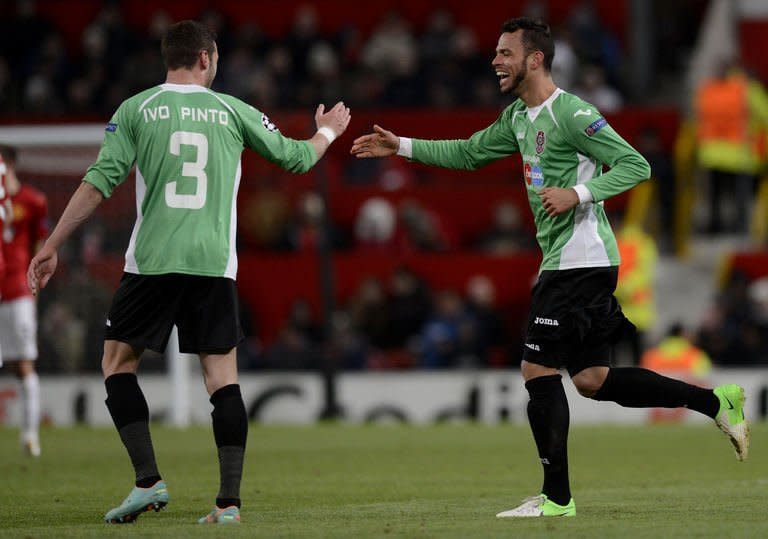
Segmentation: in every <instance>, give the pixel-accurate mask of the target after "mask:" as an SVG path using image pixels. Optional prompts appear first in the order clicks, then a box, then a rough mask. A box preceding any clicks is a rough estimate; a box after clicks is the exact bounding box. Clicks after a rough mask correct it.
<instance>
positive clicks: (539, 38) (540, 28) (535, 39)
mask: <svg viewBox="0 0 768 539" xmlns="http://www.w3.org/2000/svg"><path fill="white" fill-rule="evenodd" d="M518 30H522V31H523V46H524V47H525V51H526V52H527V53H531V52H535V51H541V52H542V54H544V67H545V68H546V70H547V71H551V70H552V59H553V58H554V57H555V41H554V40H553V39H552V32H550V30H549V25H548V24H547V23H545V22H544V21H542V20H541V19H532V18H530V17H516V18H514V19H509V20H508V21H506V22H504V24H502V25H501V33H502V34H503V33H505V32H509V33H513V32H517V31H518Z"/></svg>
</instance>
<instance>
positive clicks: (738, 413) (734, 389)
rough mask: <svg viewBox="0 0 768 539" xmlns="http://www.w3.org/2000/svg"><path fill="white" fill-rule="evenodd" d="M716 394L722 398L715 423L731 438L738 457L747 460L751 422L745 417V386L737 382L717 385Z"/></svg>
mask: <svg viewBox="0 0 768 539" xmlns="http://www.w3.org/2000/svg"><path fill="white" fill-rule="evenodd" d="M713 391H714V393H715V395H716V396H717V398H718V399H719V400H720V410H719V411H718V412H717V415H716V416H715V423H717V426H718V427H719V428H720V430H721V431H723V432H724V433H725V434H726V435H727V436H728V439H729V440H731V443H732V444H733V447H734V448H735V449H736V458H737V459H738V460H740V461H744V460H747V456H748V455H749V424H748V423H747V419H746V417H744V401H745V400H746V398H745V397H744V388H742V387H741V386H737V385H736V384H725V385H722V386H717V387H716V388H715V389H714V390H713Z"/></svg>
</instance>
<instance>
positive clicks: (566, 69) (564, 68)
mask: <svg viewBox="0 0 768 539" xmlns="http://www.w3.org/2000/svg"><path fill="white" fill-rule="evenodd" d="M554 39H555V57H554V58H553V59H552V80H554V81H555V84H557V85H558V86H559V87H560V88H562V89H563V90H565V91H566V92H571V91H573V87H574V85H575V84H576V74H577V71H578V68H579V58H578V56H576V52H575V51H574V49H573V45H572V40H573V37H572V35H571V32H570V30H569V29H568V27H567V26H563V27H560V28H558V29H557V30H556V31H555V32H554Z"/></svg>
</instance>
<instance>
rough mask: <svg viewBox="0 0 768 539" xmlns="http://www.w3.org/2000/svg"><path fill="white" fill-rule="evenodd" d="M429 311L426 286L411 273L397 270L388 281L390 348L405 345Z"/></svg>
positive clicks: (428, 295) (405, 269)
mask: <svg viewBox="0 0 768 539" xmlns="http://www.w3.org/2000/svg"><path fill="white" fill-rule="evenodd" d="M431 309H432V301H431V298H430V291H429V289H428V288H427V285H426V284H425V283H424V282H423V281H422V280H421V279H419V277H417V276H416V274H415V273H413V272H412V271H411V270H409V269H408V268H405V267H400V268H398V269H396V270H395V272H394V273H393V274H392V278H391V280H390V296H389V316H390V319H389V335H390V338H391V339H392V341H391V343H392V346H395V347H402V346H405V345H406V344H407V343H408V341H409V340H410V339H411V337H413V336H415V335H417V334H418V333H419V331H420V330H421V328H422V326H423V325H424V322H426V320H427V317H428V316H429V313H430V311H431Z"/></svg>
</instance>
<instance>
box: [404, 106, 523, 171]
mask: <svg viewBox="0 0 768 539" xmlns="http://www.w3.org/2000/svg"><path fill="white" fill-rule="evenodd" d="M512 114H513V113H512V106H509V107H507V108H506V109H505V110H504V112H502V113H501V115H500V116H499V117H498V118H497V119H496V121H495V122H493V123H492V124H491V125H489V126H488V127H486V128H485V129H483V130H481V131H478V132H477V133H475V134H473V135H472V136H471V137H469V138H468V139H459V140H424V139H413V155H412V157H411V159H412V160H413V161H416V162H418V163H424V164H425V165H435V166H440V167H444V168H455V169H463V170H474V169H477V168H480V167H483V166H485V165H487V164H489V163H492V162H493V161H496V160H498V159H501V158H502V157H507V156H509V155H512V154H513V153H516V152H517V151H518V144H517V139H516V138H515V134H514V132H513V129H512V121H511V120H512Z"/></svg>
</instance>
